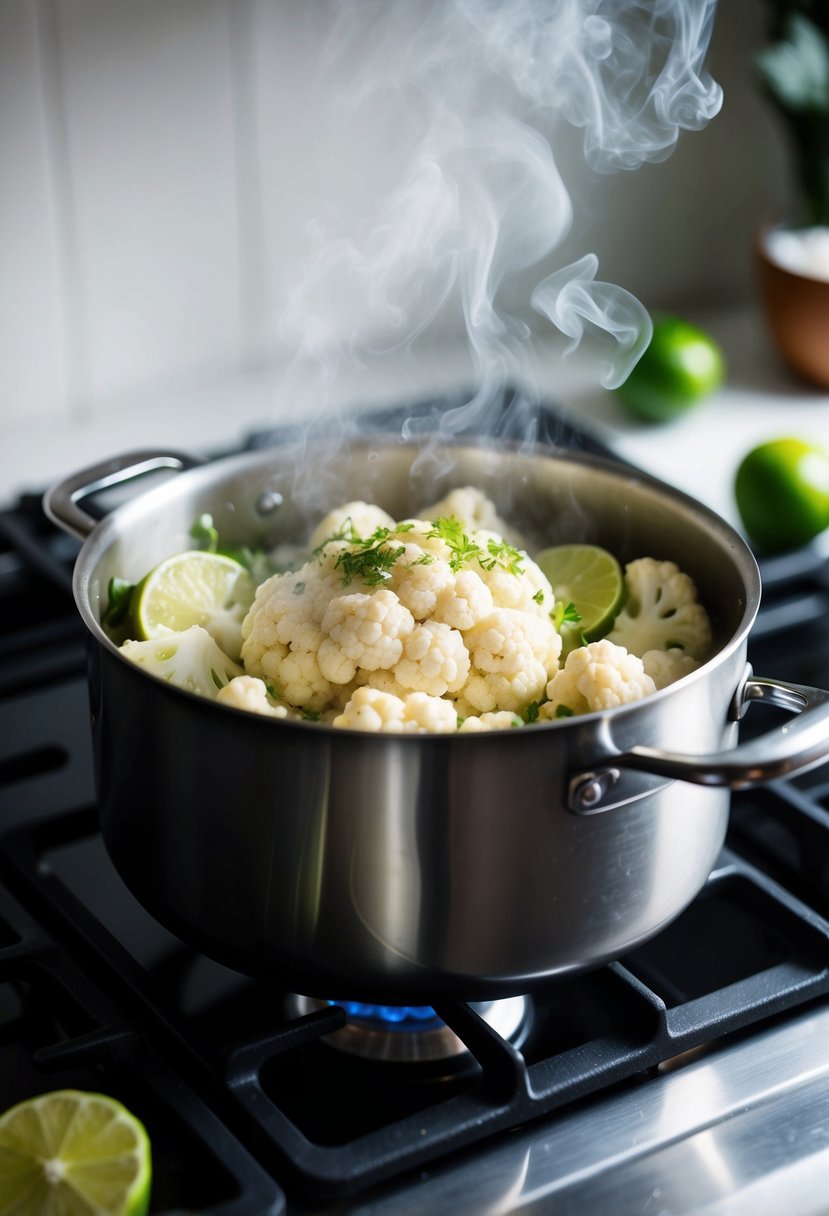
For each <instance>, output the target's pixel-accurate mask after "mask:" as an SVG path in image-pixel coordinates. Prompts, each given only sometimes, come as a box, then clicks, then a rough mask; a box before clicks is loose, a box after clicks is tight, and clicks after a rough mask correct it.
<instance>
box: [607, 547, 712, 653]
mask: <svg viewBox="0 0 829 1216" xmlns="http://www.w3.org/2000/svg"><path fill="white" fill-rule="evenodd" d="M625 584H626V587H627V599H626V601H625V604H624V606H623V608H622V610H621V612H620V613H619V615H618V616H617V617H616V620H615V622H614V625H613V628H612V629H611V631H610V633H609V634H608V635H607V636H608V638H609V640H610V641H611V642H615V643H616V644H617V645H618V646H624V647H625V648H626V649H627V650H629V651H630V652H631V653H632V654H638V655H643V654H645V652H646V651H648V650H673V649H679V650H682V651H684V652H685V654H687V655H690V656H691V658H694V659H699V660H700V661H703V660H705V659H707V658H708V656H709V654H710V652H711V643H712V633H711V622H710V620H709V618H708V613H707V612H706V611H705V608H703V606H702V604H700V603H699V601H698V600H697V589H696V586H695V585H694V581H693V579H692V578H691V577H690V575H688V574H684V573H683V572H682V571H681V570H680V569H679V567H678V566H677V565H676V563H675V562H668V561H658V560H657V559H656V558H653V557H640V558H638V559H637V560H636V561H633V562H629V563H628V565H627V566H626V567H625Z"/></svg>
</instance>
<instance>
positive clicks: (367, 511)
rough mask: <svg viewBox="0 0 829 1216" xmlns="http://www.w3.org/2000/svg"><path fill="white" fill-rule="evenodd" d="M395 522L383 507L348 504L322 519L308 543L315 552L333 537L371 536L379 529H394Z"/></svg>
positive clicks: (368, 504)
mask: <svg viewBox="0 0 829 1216" xmlns="http://www.w3.org/2000/svg"><path fill="white" fill-rule="evenodd" d="M393 527H394V520H393V519H392V517H391V516H390V515H389V514H388V512H387V511H384V510H383V508H382V507H378V506H375V505H374V503H369V502H361V501H355V502H347V503H345V504H344V505H343V506H341V507H335V508H334V510H333V511H329V512H328V514H327V515H326V516H325V518H324V519H321V520H320V522H319V523H318V524H317V526H316V528H314V531H313V532H312V533H311V538H310V540H309V541H308V549H309V550H310V551H311V552H313V550H314V549H316V548H317V546H318V545H321V544H322V543H323V542H324V541H326V540H328V539H329V537H331V536H338V535H339V534H340V533H341V532H345V533H346V535H347V536H348V537H350V536H351V535H352V534H353V535H354V536H362V537H366V536H371V535H372V534H373V533H374V532H375V531H376V530H377V529H378V528H393Z"/></svg>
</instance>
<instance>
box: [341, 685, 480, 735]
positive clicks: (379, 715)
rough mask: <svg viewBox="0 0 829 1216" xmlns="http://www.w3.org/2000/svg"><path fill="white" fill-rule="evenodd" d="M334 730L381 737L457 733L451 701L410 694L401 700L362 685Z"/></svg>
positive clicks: (455, 717)
mask: <svg viewBox="0 0 829 1216" xmlns="http://www.w3.org/2000/svg"><path fill="white" fill-rule="evenodd" d="M333 724H334V726H339V727H341V728H345V729H347V730H363V731H372V732H375V733H377V732H379V733H384V734H419V735H422V734H435V733H439V734H445V733H448V732H450V731H455V730H457V726H458V716H457V713H456V711H455V708H454V706H453V705H452V703H451V701H445V700H444V699H443V698H442V697H430V696H429V695H428V693H425V692H412V693H409V694H408V695H407V696H406V697H405V698H403V697H396V696H394V695H393V694H392V693H388V692H381V690H380V689H379V688H372V687H371V686H370V685H365V686H364V687H362V688H358V689H357V691H356V692H355V693H354V695H353V697H352V698H351V699H350V701H349V702H348V704H347V705H346V707H345V709H344V710H343V712H342V713H341V714H339V715H338V716H337V717H336V718H334V722H333Z"/></svg>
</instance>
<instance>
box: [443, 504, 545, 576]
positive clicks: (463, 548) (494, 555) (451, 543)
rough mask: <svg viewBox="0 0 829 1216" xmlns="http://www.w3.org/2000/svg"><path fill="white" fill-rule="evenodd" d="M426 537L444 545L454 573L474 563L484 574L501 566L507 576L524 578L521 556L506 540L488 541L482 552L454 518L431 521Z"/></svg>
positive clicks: (446, 516)
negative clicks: (514, 575) (507, 572)
mask: <svg viewBox="0 0 829 1216" xmlns="http://www.w3.org/2000/svg"><path fill="white" fill-rule="evenodd" d="M426 535H427V536H429V537H437V539H438V540H442V541H443V543H444V544H445V545H446V547H447V548H448V549H449V552H450V555H451V556H450V558H449V566H450V568H451V569H452V570H453V571H455V572H456V573H457V571H458V570H460V568H461V566H468V565H469V564H470V563H471V562H474V561H476V562H477V563H478V565H479V566H481V567H482V569H484V570H494V569H495V567H496V566H501V567H503V569H504V570H507V571H509V573H510V574H516V575H518V574H523V566H522V565H521V563H522V561H523V554H521V553H519V551H518V550H517V549H516V548H514V547H513V546H512V545H510V544H508V543H507V542H506V541H505V540H501V541H498V540H493V539H492V538H490V539H489V540H488V541H487V544H486V549H482V548H481V546H480V545H479V544H478V543H477V541H474V540H471V539H470V537H469V536H467V534H466V532H464V530H463V524H462V523H461V521H460V520H459V519H456V518H455V516H454V515H443V516H441V518H440V519H435V520H432V527H431V528H430V530H429V531H428V532H427V533H426Z"/></svg>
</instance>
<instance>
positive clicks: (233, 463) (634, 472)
mask: <svg viewBox="0 0 829 1216" xmlns="http://www.w3.org/2000/svg"><path fill="white" fill-rule="evenodd" d="M431 437H432V438H434V437H435V436H431ZM436 437H437V438H438V440H439V442H440V445H441V447H443V448H458V449H464V448H470V447H475V448H484V449H491V450H493V451H497V452H500V451H507V452H513V453H515V454H517V455H526V456H528V457H539V456H540V457H546V458H549V459H551V460H552V459H554V460H558V461H563V462H565V463H567V464H576V465H581V466H584V467H586V468H593V469H596V470H598V471H599V472H601V473H603V474H605V475H608V476H610V477H614V478H618V479H619V480H620V481H625V482H631V481H635V482H636V483H638V484H641V485H643V486H645V487H647V488H650V489H651V490H653V491H655V492H656V493H657V494H661V495H663V496H665V497H667V498H668V499H670V500H671V501H673V502H675V503H676V504H677V505H679V506H683V507H685V508H686V509H687V510H688V511H690V512H691V513H692V514H693V515H695V516H696V517H697V518H698V519H699V521H700V523H702V524H704V525H706V526H707V527H708V528H710V529H711V530H712V531H713V532H714V534H715V536H716V537H717V538H718V539H719V541H720V542H721V547H722V548H723V550H725V549H729V550H730V551H731V558H732V560H733V562H734V563H735V565H736V566H737V569H738V572H739V573H740V575H741V577H742V580H743V583H744V586H745V605H744V608H743V612H742V615H741V618H740V622H739V625H738V627H737V628H736V629H735V630H734V631H733V633H732V635H731V636H730V637H729V639H728V640H727V641H726V643H725V644H724V645H723V646H721V647H720V649H719V650H718V651H717V652H716V654H714V655H712V656H711V658H710V659H708V660H707V661H706V662H705V663H703V664H702V665H701V666H700V667H699V668H697V669H696V670H695V671H693V672H690V673H689V674H688V675H685V676H683V677H681V679H679V680H676V681H675V682H674V683H672V684H670V685H668V686H667V687H665V688H662V689H658V690H657V691H656V692H655V693H652V694H651V695H650V696H648V697H647V703H648V704H649V705H657V704H658V703H659V702H660V701H664V700H665V699H666V698H667V697H670V696H671V695H672V694H674V693H675V691H676V690H677V689H680V688H686V687H688V686H689V685H690V684H692V683H694V682H696V681H698V680H702V679H706V678H707V676H708V673H709V672H710V671H712V670H715V669H716V668H718V667H720V666H722V665H723V664H724V663H727V662H728V661H729V659H730V657H731V655H732V654H733V653H734V651H735V650H737V649H738V648H739V647H740V646H741V645H742V644H743V643H744V641H745V639H746V637H747V635H748V633H749V631H750V629H751V627H752V625H753V623H754V620H755V618H756V616H757V612H758V610H759V605H760V596H761V590H762V587H761V577H760V569H759V566H758V564H757V560H756V558H755V557H754V554H753V552H752V551H751V549H750V547H749V545H748V543H747V542H746V541H745V539H744V538H743V537H742V536H740V534H739V533H738V532H737V531H736V530H735V529H734V528H733V527H732V526H731V525H730V524H729V523H727V522H726V520H724V519H723V518H722V517H721V516H720V515H718V514H717V513H716V512H715V511H713V510H712V509H711V508H710V507H707V506H706V505H705V504H704V503H701V502H699V501H698V500H697V499H695V498H694V497H693V496H691V495H690V494H687V493H685V492H684V491H683V490H680V489H677V488H676V487H674V486H671V485H669V484H668V483H667V482H664V481H662V480H660V479H659V478H658V477H656V476H654V475H653V474H651V473H648V472H646V471H644V470H642V469H639V468H637V467H636V466H633V465H628V464H626V463H625V462H624V461H622V460H616V459H613V458H610V457H604V456H599V455H596V454H594V453H592V452H579V451H576V450H573V449H570V448H556V447H553V446H551V445H543V444H538V445H536V444H534V445H528V444H526V443H523V442H521V441H518V440H504V439H495V438H491V437H483V436H448V437H445V436H441V435H437V436H436ZM427 438H428V436H427ZM295 446H296V447H300V446H301V447H302V449H303V451H304V452H305V453H306V454H307V449H308V445H307V444H304V443H302V442H301V440H300V441H298V442H297V443H296V444H286V445H284V446H281V447H280V448H276V449H270V448H262V449H258V450H256V451H253V452H241V453H236V454H234V455H232V456H224V457H220V458H218V459H214V460H208V461H206V462H204V463H200V464H198V465H196V466H194V467H192V468H189V469H186V470H185V471H182V472H180V473H178V474H177V475H176V476H175V477H174V478H172V479H170V480H168V481H165V482H163V483H162V484H160V485H157V486H154V487H152V488H150V489H147V490H145V491H143V492H139V493H137V494H136V495H135V496H134V497H133V498H131V499H130V500H129V501H127V502H125V503H123V504H121V505H120V506H118V507H116V508H115V509H114V510H112V511H111V512H110V513H109V514H108V515H106V516H105V517H104V518H103V519H102V520H101V521H100V522H99V523H98V524H97V525H96V526H95V527H94V528H93V529H92V531H91V532H90V534H89V536H88V537H87V538H86V540H85V541H84V543H83V545H82V547H81V549H80V551H79V553H78V556H77V558H76V561H75V566H74V571H73V578H72V588H73V594H74V598H75V603H76V606H77V608H78V611H79V613H80V616H81V619H82V620H83V622H84V625H85V626H86V628H87V630H88V633H89V635H90V638H91V639H92V640H94V641H95V642H97V643H98V644H99V645H101V646H103V647H104V649H105V650H107V651H108V652H110V653H111V654H112V655H114V656H115V657H116V659H117V661H118V662H120V663H123V664H125V665H126V666H127V667H129V668H130V669H131V671H132V672H134V673H135V676H136V678H141V679H145V680H150V681H152V683H153V685H155V686H157V687H158V688H159V692H160V691H161V690H162V689H164V690H166V693H167V695H171V696H174V697H175V698H176V699H178V698H180V697H182V696H183V697H186V698H189V699H191V700H192V701H194V702H196V703H198V705H199V706H201V707H203V708H204V709H207V707H210V712H214V711H218V712H221V713H223V714H230V715H232V716H233V717H238V715H239V713H240V711H239V710H238V709H236V708H235V707H234V706H229V705H222V704H221V703H220V702H217V701H212V700H210V699H208V698H205V697H202V696H199V695H198V694H196V693H193V692H190V691H188V690H187V689H183V688H178V687H175V686H173V685H168V684H166V683H165V682H164V681H162V680H159V679H158V677H157V676H154V675H152V674H150V673H149V672H146V671H145V670H144V669H143V668H141V667H140V666H139V665H137V664H135V663H132V662H131V661H130V660H129V659H127V658H125V657H124V655H122V654H121V653H120V651H119V648H118V646H117V644H116V643H115V642H114V641H113V640H112V639H111V638H110V637H109V635H108V634H107V632H106V631H105V629H104V628H103V626H102V625H101V623H100V621H99V620H98V617H97V616H96V614H95V612H94V610H93V607H92V603H91V597H90V574H91V571H92V570H93V569H94V567H95V566H96V564H97V562H98V560H99V559H100V557H101V556H102V555H103V554H104V553H105V552H106V551H107V548H108V547H109V543H110V541H111V540H112V539H113V537H114V536H115V535H116V533H117V529H118V527H119V525H120V524H121V523H122V522H123V521H126V522H129V520H130V518H131V517H132V516H135V515H138V514H141V513H144V512H146V511H147V504H148V502H149V503H150V505H151V506H152V505H155V506H156V507H157V508H158V507H163V504H164V501H165V499H166V498H168V497H171V496H177V495H178V494H179V493H181V491H180V490H179V489H178V487H179V486H180V485H181V484H182V483H183V482H185V483H187V484H189V485H191V486H194V485H197V484H198V483H199V482H203V483H205V484H207V483H209V482H211V481H214V480H215V479H216V477H217V470H219V469H221V470H223V471H225V472H227V473H229V474H232V473H234V472H237V471H241V470H245V469H247V468H255V467H259V466H260V465H266V464H267V463H268V460H269V459H273V458H274V455H275V454H276V453H278V454H279V455H280V457H282V456H284V454H285V453H286V452H288V453H290V451H291V450H292V448H293V447H295ZM318 446H319V449H320V452H322V451H325V450H329V451H330V444H328V443H325V442H322V443H320V444H319V445H318ZM377 446H385V447H395V448H398V449H399V448H403V449H411V450H412V451H423V450H424V448H425V444H424V442H423V441H422V439H420V440H403V439H401V438H400V437H399V436H397V435H394V434H389V433H387V432H363V433H362V434H360V435H358V436H356V437H354V438H351V439H349V440H348V441H347V444H340V445H339V449H340V451H342V449H343V447H345V449H346V451H348V452H351V451H354V450H355V449H362V448H366V447H377ZM641 704H642V702H641V701H634V702H631V703H630V704H627V705H620V706H617V707H616V708H614V709H609V710H595V711H592V712H590V713H582V714H578V715H576V716H574V717H573V718H560V719H556V720H553V721H543V722H531V723H525V724H524V726H523V727H522V728H521V730H520V731H519V732H517V733H518V735H523V734H524V732H525V731H526V730H532V731H538V730H545V731H548V730H563V729H566V728H567V727H568V726H573V727H575V726H579V725H581V724H584V725H585V726H587V725H589V724H590V723H596V722H600V721H606V720H607V719H608V718H609V717H610V718H612V719H613V720H617V719H623V718H624V717H626V716H629V715H631V714H635V713H636V712H637V709H639V708H640V707H641ZM241 712H245V711H241ZM246 716H247V717H248V718H250V719H253V720H254V721H256V719H259V724H258V727H257V729H262V728H263V727H264V728H267V729H271V730H272V729H274V728H281V729H288V730H300V731H307V730H309V729H310V730H312V731H314V732H316V733H318V734H319V733H320V732H321V733H322V734H323V735H324V736H326V737H329V736H332V735H333V736H335V737H337V738H339V737H341V736H344V737H351V738H359V739H361V740H364V741H365V740H376V741H378V742H379V743H381V744H383V743H387V742H388V740H389V739H393V740H395V741H396V742H404V741H408V744H407V745H410V746H415V745H418V746H422V745H423V743H424V741H425V740H428V741H429V742H428V745H429V746H445V745H447V743H449V742H451V743H452V744H453V746H454V745H457V742H458V741H459V740H461V739H463V740H465V741H466V742H465V743H464V744H463V746H474V745H475V742H477V745H479V746H480V745H482V744H483V743H485V742H486V741H487V740H488V739H489V738H490V732H469V733H467V734H463V733H461V732H455V733H443V734H437V733H436V734H417V733H412V734H408V733H392V734H378V735H373V734H371V733H367V732H365V731H359V730H353V729H350V728H342V727H334V726H332V725H331V724H329V723H325V722H315V721H303V720H297V719H281V718H268V717H264V716H263V715H257V714H252V713H248V714H247V715H246ZM498 734H499V738H500V737H501V736H505V737H510V736H511V735H512V732H511V731H503V730H502V731H499V732H498Z"/></svg>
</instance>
